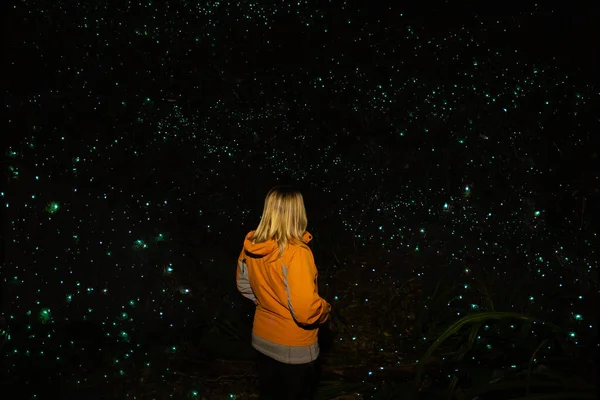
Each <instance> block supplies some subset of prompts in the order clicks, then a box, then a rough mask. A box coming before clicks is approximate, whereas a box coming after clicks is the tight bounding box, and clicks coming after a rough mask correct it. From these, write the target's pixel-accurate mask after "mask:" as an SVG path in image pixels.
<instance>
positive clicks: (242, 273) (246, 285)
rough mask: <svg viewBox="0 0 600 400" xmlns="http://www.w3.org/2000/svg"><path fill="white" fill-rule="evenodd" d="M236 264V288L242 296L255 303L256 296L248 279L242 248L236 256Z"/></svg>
mask: <svg viewBox="0 0 600 400" xmlns="http://www.w3.org/2000/svg"><path fill="white" fill-rule="evenodd" d="M237 264H238V265H237V272H236V274H235V280H236V283H237V288H238V290H239V292H240V293H241V294H242V295H243V296H244V297H246V298H248V299H250V300H252V301H253V302H254V304H256V296H255V295H254V291H253V290H252V286H250V280H249V279H248V264H246V260H245V257H244V249H242V252H241V253H240V256H239V257H238V263H237Z"/></svg>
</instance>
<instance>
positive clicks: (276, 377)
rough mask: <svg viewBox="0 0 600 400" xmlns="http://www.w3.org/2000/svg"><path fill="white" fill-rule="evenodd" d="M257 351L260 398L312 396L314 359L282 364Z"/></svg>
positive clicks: (289, 399) (281, 399) (279, 399)
mask: <svg viewBox="0 0 600 400" xmlns="http://www.w3.org/2000/svg"><path fill="white" fill-rule="evenodd" d="M257 353H258V360H257V365H258V382H259V387H260V399H261V400H302V399H311V398H312V397H313V396H314V389H315V388H316V368H315V362H314V361H313V362H311V363H308V364H284V363H282V362H279V361H277V360H274V359H272V358H271V357H269V356H266V355H264V354H262V353H260V352H257Z"/></svg>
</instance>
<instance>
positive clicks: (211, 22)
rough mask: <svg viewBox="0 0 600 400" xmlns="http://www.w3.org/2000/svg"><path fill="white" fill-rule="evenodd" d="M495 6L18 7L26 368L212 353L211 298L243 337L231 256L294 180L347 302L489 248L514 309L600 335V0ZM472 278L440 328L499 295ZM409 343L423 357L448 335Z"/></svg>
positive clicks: (9, 143)
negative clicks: (195, 349)
mask: <svg viewBox="0 0 600 400" xmlns="http://www.w3.org/2000/svg"><path fill="white" fill-rule="evenodd" d="M479 3H480V2H470V3H469V4H468V5H467V4H466V3H464V2H462V3H460V4H459V3H458V2H446V3H444V4H443V5H434V4H430V5H427V6H424V5H423V6H414V5H410V6H398V5H393V6H391V5H388V4H385V3H378V4H379V5H373V4H369V5H367V3H365V5H359V4H358V3H356V4H354V3H353V4H352V5H349V3H347V2H322V3H316V2H315V3H307V2H298V3H294V4H292V3H276V2H271V3H266V2H264V3H240V4H237V5H228V4H221V3H218V2H199V3H198V2H197V3H194V2H189V1H179V2H169V3H168V4H166V3H165V4H163V3H155V4H151V3H144V4H143V5H140V4H139V3H134V2H131V3H130V2H125V3H123V2H112V3H111V2H100V3H98V2H79V3H77V2H70V1H62V2H61V1H59V2H44V1H28V2H21V3H18V4H15V5H14V7H13V6H10V7H9V8H8V9H7V12H6V13H4V21H3V26H4V29H5V35H4V52H3V54H4V58H3V59H4V65H5V69H4V70H5V75H4V76H5V79H4V82H3V83H4V84H3V93H4V99H5V101H4V104H5V111H6V118H5V121H6V122H5V126H4V129H3V130H2V133H1V137H2V141H3V142H4V144H5V145H6V152H5V153H4V156H3V162H2V167H3V173H4V176H3V179H2V189H1V190H0V191H1V192H2V203H3V207H1V211H0V212H1V214H0V217H1V223H2V245H3V253H2V256H3V258H2V266H1V268H2V269H1V271H0V272H1V276H2V282H1V287H0V288H1V301H2V303H1V310H2V318H3V319H2V320H1V321H2V324H3V328H2V329H3V331H2V332H3V336H2V338H3V340H4V342H3V343H4V344H3V345H2V352H3V357H4V361H5V364H4V366H5V367H6V370H7V371H8V374H7V375H6V376H8V377H9V378H7V379H6V380H5V381H3V382H5V383H6V384H7V385H8V386H7V387H11V388H12V387H20V386H16V385H17V382H28V383H29V384H30V385H29V389H28V390H31V391H33V392H36V393H41V392H39V391H38V388H40V387H43V386H45V385H47V384H48V374H47V372H45V371H48V370H49V369H51V370H53V371H56V374H57V376H60V377H61V380H63V381H64V383H62V384H60V385H58V384H56V383H55V384H54V386H51V387H52V388H55V389H56V390H59V389H58V388H59V387H60V388H62V389H60V390H63V391H65V390H67V389H65V388H63V386H64V387H71V386H69V385H72V382H75V381H77V380H78V379H80V378H81V376H82V374H83V375H85V376H87V377H88V379H89V381H90V382H92V381H93V382H105V383H106V382H109V383H110V382H112V383H111V384H113V385H116V384H115V383H114V382H121V381H119V379H121V378H119V377H121V376H123V375H124V376H131V375H135V373H136V372H135V371H138V370H140V368H142V367H141V366H143V365H145V363H146V362H148V360H149V359H153V357H154V356H152V355H148V354H153V353H151V352H150V353H149V350H148V349H157V348H161V349H162V348H163V347H165V348H170V347H172V346H173V345H175V344H178V343H180V342H182V341H184V342H186V343H188V342H191V343H194V344H197V345H198V346H201V347H202V346H203V345H204V347H212V348H213V351H215V350H214V349H216V348H218V347H219V346H217V345H211V346H208V345H207V344H206V343H209V342H210V338H211V337H214V336H218V334H216V333H215V331H213V330H211V329H212V325H210V321H212V320H214V319H215V318H216V317H219V318H220V319H223V320H227V321H233V322H231V323H232V324H234V325H235V327H236V328H235V329H234V330H236V329H237V331H238V333H239V335H240V336H241V338H242V339H241V341H245V340H246V339H247V337H248V334H249V331H250V327H251V312H252V310H251V308H249V305H248V304H245V303H244V301H243V299H242V298H241V297H240V296H239V295H238V294H237V293H236V291H235V286H234V281H233V278H234V274H235V258H236V257H237V254H238V253H239V250H240V248H241V244H242V240H243V236H244V235H245V233H246V232H247V231H249V230H251V229H254V228H255V227H256V225H257V224H258V219H259V217H260V213H261V211H262V209H261V208H262V201H263V198H264V195H265V194H266V192H267V191H268V189H269V188H271V187H272V186H274V185H276V184H279V183H291V184H294V185H296V186H297V187H299V188H300V189H301V190H302V191H303V193H304V196H305V201H306V206H307V211H308V214H309V230H310V231H311V232H312V233H313V234H314V236H315V241H314V243H313V244H312V246H313V251H314V253H315V257H316V260H317V264H318V267H319V269H320V271H321V272H320V277H321V278H320V279H321V282H320V283H321V285H322V288H321V290H322V293H324V296H325V297H326V298H327V299H328V300H332V299H333V298H334V297H335V296H338V298H339V299H340V303H339V304H336V303H335V302H334V309H335V308H336V307H337V309H338V310H340V309H345V308H348V309H350V308H349V307H350V305H351V304H355V306H353V307H357V306H356V304H357V303H356V301H357V300H356V299H354V298H353V297H352V296H351V294H350V292H352V290H355V289H354V288H355V286H354V285H357V284H358V283H360V284H361V285H362V286H365V287H366V283H367V282H379V283H381V285H382V286H383V287H388V288H389V287H391V286H393V285H396V284H398V285H400V283H401V282H405V281H408V280H410V279H412V278H415V279H420V280H422V281H423V286H424V290H427V288H429V289H433V288H434V287H435V286H436V284H437V282H439V281H444V280H445V281H446V282H454V283H456V284H460V285H462V283H463V281H464V282H467V281H469V279H471V277H464V276H462V275H460V274H461V273H462V271H464V270H465V267H468V268H470V269H471V270H473V271H475V274H476V275H477V276H478V278H480V279H482V280H483V281H485V282H486V284H487V285H489V287H490V288H491V289H490V290H491V291H492V292H494V296H497V298H496V300H497V303H498V304H496V309H497V310H498V311H516V312H523V313H527V314H531V315H535V316H538V317H540V318H545V319H546V320H548V321H552V322H554V323H556V324H559V325H561V326H563V327H564V328H565V329H567V330H568V331H574V332H577V337H578V338H579V339H578V340H580V341H581V342H578V343H577V346H580V345H581V346H583V345H586V344H589V343H591V342H590V340H592V339H591V338H593V337H594V334H595V332H596V331H595V329H596V328H595V323H594V321H595V300H596V298H595V296H596V295H595V288H596V287H597V286H596V285H597V264H598V254H597V249H598V239H597V234H596V230H595V229H596V227H597V225H598V196H599V192H598V179H599V178H598V171H599V169H598V154H597V153H598V140H597V138H596V133H597V131H598V117H597V110H598V104H599V103H598V86H597V71H598V46H597V44H596V41H597V40H596V38H597V37H599V35H598V29H597V26H596V25H597V24H596V23H595V16H596V15H595V13H594V12H593V10H592V9H591V7H588V6H586V5H584V3H575V4H564V5H561V6H560V7H558V8H556V7H554V8H553V6H550V5H548V6H541V5H540V6H535V5H533V3H521V5H520V6H519V8H518V9H517V8H514V9H509V7H508V6H506V5H504V4H498V5H490V4H486V5H485V6H481V5H480V4H479ZM384 4H385V5H384ZM400 14H402V16H400ZM384 93H385V94H384ZM504 109H506V111H505V110H504ZM466 187H469V191H468V193H467V191H466V189H465V188H466ZM53 203H56V204H58V205H59V207H60V208H59V210H58V212H56V213H55V214H52V213H50V212H48V211H47V206H48V205H49V204H53ZM445 204H446V205H447V207H444V205H445ZM536 211H538V212H539V214H538V215H536ZM161 234H162V235H163V236H162V237H159V235H161ZM137 240H143V241H144V243H146V245H147V247H142V248H140V247H139V246H138V245H136V243H138V242H136V241H137ZM365 265H369V266H373V268H374V270H375V269H376V270H377V271H379V272H378V274H377V276H375V274H372V275H369V274H368V273H367V272H368V270H369V268H364V266H365ZM168 268H173V271H172V272H170V270H169V272H168V273H165V271H167V269H168ZM365 274H366V275H365ZM469 282H470V281H469ZM186 290H191V292H190V293H191V294H188V292H186ZM356 290H358V289H356ZM364 290H365V291H366V292H367V294H369V293H377V292H376V290H375V289H364ZM377 290H380V289H377ZM470 290H471V289H469V290H467V289H466V287H465V290H464V293H463V295H462V296H464V298H463V297H461V299H462V300H461V301H462V303H461V302H458V301H457V303H459V304H457V305H452V306H444V307H441V308H440V309H439V310H437V311H436V314H435V315H437V317H436V318H437V319H436V320H435V322H431V323H430V325H431V326H433V325H436V326H437V325H444V324H445V323H450V322H452V321H453V318H458V316H461V315H464V314H465V313H468V312H471V311H473V310H481V309H483V308H485V306H484V303H483V302H482V300H481V298H480V295H479V294H477V293H471V292H470ZM432 291H433V290H431V292H432ZM357 293H358V292H357ZM357 296H358V295H357ZM373 296H374V297H377V296H375V295H373ZM530 298H535V299H536V301H534V302H532V301H530V300H529V299H530ZM382 301H383V300H382ZM424 301H425V300H419V299H415V300H412V303H411V304H413V303H414V304H415V307H416V306H417V305H419V304H425V303H424ZM353 302H354V303H353ZM463 303H464V304H463ZM358 304H359V305H358V309H360V308H361V307H363V308H364V307H367V306H366V305H365V304H364V303H358ZM361 304H362V305H361ZM448 304H450V303H448ZM453 304H454V303H453ZM472 304H479V305H478V306H477V307H479V308H472ZM383 307H384V306H383V305H381V306H380V307H378V309H379V310H382V309H383ZM48 310H49V311H50V315H51V317H50V318H49V319H45V318H44V317H43V315H46V314H45V312H47V311H48ZM90 310H91V311H90ZM364 310H365V312H363V314H364V313H367V312H366V311H367V310H368V308H364ZM124 312H125V313H126V315H123V313H124ZM398 313H399V314H403V315H404V314H408V312H404V311H403V312H398ZM457 313H458V314H457ZM579 314H582V315H584V321H585V323H578V322H577V321H576V320H574V319H573V318H574V317H573V315H579ZM423 318H425V317H423ZM431 318H433V317H431ZM207 321H208V322H207ZM588 321H589V322H590V324H589V325H588V324H587V322H588ZM348 323H349V324H350V325H360V324H359V323H355V324H353V323H352V321H349V322H348ZM406 323H407V324H408V322H406ZM572 325H573V326H572ZM424 326H426V324H425V325H424ZM425 330H426V329H425V328H423V332H419V333H423V335H422V336H427V337H429V340H431V336H430V335H429V334H427V335H426V334H425V333H424V332H425ZM414 331H415V332H416V331H417V329H415V330H414ZM122 332H125V333H126V334H127V335H126V337H125V336H123V335H122ZM328 334H329V335H330V337H329V338H328V339H327V340H326V341H332V340H336V339H337V338H338V336H340V337H341V336H343V335H342V334H341V333H340V332H339V331H336V330H334V331H333V332H329V333H328ZM48 335H49V336H48ZM350 335H352V333H350ZM363 336H365V337H367V336H368V335H367V334H366V333H365V334H364V335H363ZM400 336H401V335H400ZM417 336H418V335H417V334H415V335H414V338H411V340H415V341H417V343H420V341H419V339H420V338H418V337H417ZM9 337H10V339H9ZM407 340H408V339H407ZM586 340H587V341H586ZM401 342H402V344H399V342H395V345H396V346H400V347H398V348H400V349H401V352H403V353H406V354H407V357H408V358H415V359H416V358H418V357H419V356H420V355H421V354H422V353H423V349H422V348H421V346H424V345H426V344H430V342H429V341H427V340H424V341H422V344H419V345H418V346H415V345H413V344H409V343H412V342H410V341H407V342H404V339H402V341H401ZM211 343H212V342H211ZM244 343H245V342H244ZM323 345H324V348H327V349H328V350H330V349H331V348H332V347H334V346H331V343H329V344H327V343H324V344H323ZM527 345H528V344H527ZM161 346H162V347H161ZM374 346H375V345H374ZM402 346H404V347H402ZM524 346H526V345H525V344H524ZM247 347H248V346H247V343H246V347H243V348H242V349H243V350H240V352H239V354H240V357H241V358H244V357H246V356H242V354H246V353H244V351H247ZM533 347H535V345H534V346H533ZM142 349H145V350H142ZM408 349H410V351H413V352H414V354H411V355H410V356H409V355H408V354H409V350H408ZM157 351H158V350H157ZM331 351H333V350H331ZM40 352H43V353H44V354H43V355H42V354H41V353H40ZM129 352H130V353H129ZM215 352H216V353H217V354H212V357H213V358H214V357H224V355H223V354H220V353H219V352H218V351H215ZM123 353H128V354H131V357H132V358H131V360H134V361H130V362H129V363H128V364H126V367H122V368H123V369H120V368H121V367H118V366H117V367H115V365H116V364H115V358H119V357H120V356H119V355H115V356H113V355H112V354H123ZM209 353H210V352H209ZM203 354H204V353H203ZM157 357H158V356H157ZM157 359H161V360H162V358H160V357H158V358H157ZM206 360H212V358H210V357H209V358H207V359H206ZM505 361H506V360H505ZM161 362H162V361H161ZM209 362H211V361H206V363H209ZM503 362H504V361H503ZM506 363H508V364H511V361H510V360H509V361H506ZM155 364H160V363H159V362H158V361H156V362H155ZM160 365H161V366H162V364H160ZM32 366H36V367H35V368H33V367H32ZM82 366H84V367H82ZM115 368H116V369H115ZM160 368H162V367H160ZM160 368H159V369H160ZM106 370H109V371H112V372H111V373H113V374H115V378H114V379H115V381H113V380H111V379H113V375H110V378H106V379H103V378H102V376H103V374H105V373H106ZM95 371H102V373H100V372H97V374H98V378H94V376H96V375H94V373H96V372H95ZM123 371H124V372H123ZM121 372H123V374H121ZM128 374H129V375H128ZM94 379H96V380H94ZM54 382H56V381H54ZM67 382H69V383H67ZM98 384H99V383H98ZM90 385H91V386H90V387H93V388H96V387H97V386H93V384H92V383H90ZM119 385H121V383H119ZM123 385H125V384H123ZM75 386H77V385H75ZM125 386H127V385H125ZM167 386H168V385H167ZM119 387H122V386H119ZM69 390H70V389H69ZM94 390H95V389H94ZM123 390H125V389H123ZM49 392H52V390H50V391H49ZM27 398H29V397H27ZM38 398H40V397H38ZM121 398H122V397H121Z"/></svg>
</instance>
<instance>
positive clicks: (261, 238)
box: [251, 186, 308, 257]
mask: <svg viewBox="0 0 600 400" xmlns="http://www.w3.org/2000/svg"><path fill="white" fill-rule="evenodd" d="M307 223H308V222H307V219H306V209H305V208H304V199H303V197H302V194H301V193H300V192H299V191H297V190H294V189H293V188H291V187H289V186H276V187H274V188H273V189H271V190H270V191H269V193H267V197H265V206H264V209H263V214H262V217H261V220H260V223H259V224H258V228H256V232H254V235H253V236H252V238H251V240H252V241H253V242H254V243H262V242H266V241H267V240H269V239H273V240H275V241H276V242H277V246H278V247H279V257H281V255H282V254H283V252H284V251H285V249H286V247H287V245H288V244H289V243H293V242H296V241H300V243H304V241H303V239H302V237H303V236H304V232H305V231H306V225H307Z"/></svg>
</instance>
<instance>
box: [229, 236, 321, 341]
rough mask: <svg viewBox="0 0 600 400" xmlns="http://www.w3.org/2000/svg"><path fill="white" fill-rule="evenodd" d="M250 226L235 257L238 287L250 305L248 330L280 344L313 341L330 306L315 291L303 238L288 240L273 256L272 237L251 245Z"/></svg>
mask: <svg viewBox="0 0 600 400" xmlns="http://www.w3.org/2000/svg"><path fill="white" fill-rule="evenodd" d="M253 234H254V231H251V232H250V233H248V234H247V235H246V239H245V240H244V248H243V249H242V252H241V253H240V256H239V258H238V269H237V274H236V281H237V287H238V290H239V291H240V292H241V293H242V294H243V295H244V296H245V297H247V298H249V299H250V300H252V301H254V303H255V304H256V313H255V315H254V325H253V329H252V333H253V334H254V335H256V336H259V337H261V338H263V339H265V340H268V341H269V342H272V343H276V344H280V345H285V346H309V345H312V344H314V343H316V342H317V334H318V324H320V323H323V322H325V321H326V320H327V318H328V317H329V311H330V309H331V306H330V305H329V303H327V302H326V301H325V300H324V299H322V298H321V297H320V296H319V293H318V285H317V276H318V273H317V267H316V266H315V261H314V258H313V254H312V251H311V250H310V248H309V247H308V246H307V245H306V243H308V242H309V241H310V240H311V239H312V236H311V235H310V233H308V232H306V233H305V234H304V237H303V240H304V243H292V244H289V245H288V247H287V248H286V249H285V251H284V253H283V255H282V256H281V257H278V256H279V248H278V247H277V243H276V242H275V241H274V240H269V241H266V242H263V243H256V244H253V243H252V241H251V240H250V237H252V235H253Z"/></svg>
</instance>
